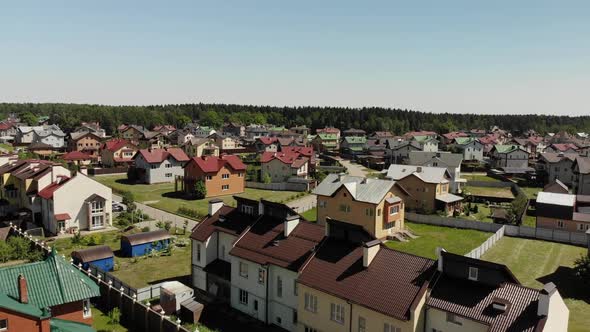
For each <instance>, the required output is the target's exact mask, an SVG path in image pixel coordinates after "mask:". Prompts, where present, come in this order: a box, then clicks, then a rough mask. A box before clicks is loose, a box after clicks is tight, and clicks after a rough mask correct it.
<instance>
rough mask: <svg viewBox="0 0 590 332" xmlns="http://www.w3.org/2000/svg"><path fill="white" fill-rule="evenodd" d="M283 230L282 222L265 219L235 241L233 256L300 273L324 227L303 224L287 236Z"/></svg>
mask: <svg viewBox="0 0 590 332" xmlns="http://www.w3.org/2000/svg"><path fill="white" fill-rule="evenodd" d="M283 231H284V223H283V220H281V219H278V218H272V217H269V216H263V217H262V218H261V219H259V220H258V221H257V222H256V223H255V224H254V225H253V226H252V228H250V229H249V230H248V231H247V232H246V233H245V234H244V236H242V237H241V238H240V240H239V241H238V242H236V244H235V246H234V248H233V249H232V250H231V251H230V254H232V255H234V256H237V257H241V258H244V259H247V260H249V261H253V262H256V263H258V264H273V265H277V266H281V267H284V268H287V269H290V270H293V271H297V270H299V268H300V267H301V264H303V262H304V261H305V260H306V259H307V258H308V257H309V255H310V254H311V252H312V250H313V249H314V248H315V246H316V245H317V244H318V243H319V242H320V241H321V240H322V238H323V237H324V227H322V226H319V225H316V224H312V223H310V222H307V221H300V222H299V224H297V226H296V227H295V229H293V230H292V231H291V234H289V236H288V237H285V236H284V234H283Z"/></svg>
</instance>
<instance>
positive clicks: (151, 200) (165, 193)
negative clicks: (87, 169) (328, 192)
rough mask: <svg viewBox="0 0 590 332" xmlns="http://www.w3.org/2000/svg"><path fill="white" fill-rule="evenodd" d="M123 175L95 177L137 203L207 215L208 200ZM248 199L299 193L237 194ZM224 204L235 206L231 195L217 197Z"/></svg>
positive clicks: (167, 185) (276, 198) (283, 198)
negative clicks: (182, 195) (129, 196)
mask: <svg viewBox="0 0 590 332" xmlns="http://www.w3.org/2000/svg"><path fill="white" fill-rule="evenodd" d="M126 178H127V177H126V176H125V175H117V176H98V177H95V178H94V179H96V180H97V181H99V182H100V183H102V184H104V185H106V186H109V187H111V188H113V191H114V192H116V193H121V192H124V191H130V192H132V193H133V195H134V197H135V200H136V201H137V202H140V203H142V202H148V203H146V204H147V205H149V206H152V207H155V208H158V209H161V210H165V211H168V212H171V213H178V208H180V207H184V208H188V209H192V210H196V211H197V212H198V213H199V214H200V215H201V216H204V215H206V214H207V208H208V202H209V199H200V200H196V199H185V198H183V197H181V196H180V195H176V194H175V193H174V183H160V184H129V183H127V182H126ZM237 196H243V197H247V198H250V199H255V200H258V199H260V198H263V199H266V200H269V201H273V202H287V201H289V200H292V199H295V198H297V197H301V193H299V192H295V191H272V190H260V189H251V188H246V192H244V193H242V194H238V195H237ZM217 198H221V199H223V201H224V202H225V204H228V205H231V206H235V201H234V199H233V198H232V195H227V196H219V197H217Z"/></svg>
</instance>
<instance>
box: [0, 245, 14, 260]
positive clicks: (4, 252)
mask: <svg viewBox="0 0 590 332" xmlns="http://www.w3.org/2000/svg"><path fill="white" fill-rule="evenodd" d="M11 258H12V248H11V247H10V246H9V245H8V243H6V242H4V241H0V263H6V262H8V261H9V260H10V259H11Z"/></svg>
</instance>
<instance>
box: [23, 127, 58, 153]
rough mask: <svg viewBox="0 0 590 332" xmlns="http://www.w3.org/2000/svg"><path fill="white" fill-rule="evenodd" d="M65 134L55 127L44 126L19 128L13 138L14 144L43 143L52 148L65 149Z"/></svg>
mask: <svg viewBox="0 0 590 332" xmlns="http://www.w3.org/2000/svg"><path fill="white" fill-rule="evenodd" d="M65 137H66V134H64V132H63V131H62V130H61V129H60V128H59V126H57V125H44V126H34V127H29V126H20V127H18V131H17V133H16V137H15V144H17V145H28V144H32V143H43V144H47V145H50V146H51V147H53V148H56V149H61V148H64V147H65V145H66V144H65Z"/></svg>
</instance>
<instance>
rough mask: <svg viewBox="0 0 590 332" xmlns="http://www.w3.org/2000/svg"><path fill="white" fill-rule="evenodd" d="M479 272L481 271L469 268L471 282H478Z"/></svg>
mask: <svg viewBox="0 0 590 332" xmlns="http://www.w3.org/2000/svg"><path fill="white" fill-rule="evenodd" d="M478 272H479V269H478V268H476V267H472V266H470V267H469V280H473V281H477V274H478Z"/></svg>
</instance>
